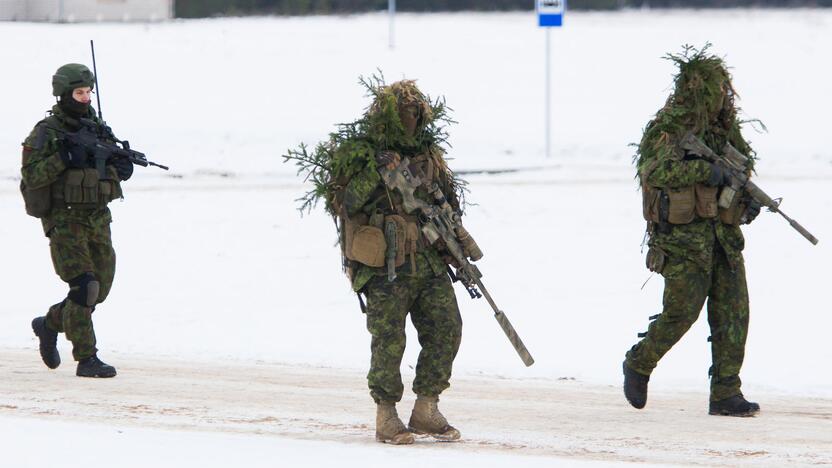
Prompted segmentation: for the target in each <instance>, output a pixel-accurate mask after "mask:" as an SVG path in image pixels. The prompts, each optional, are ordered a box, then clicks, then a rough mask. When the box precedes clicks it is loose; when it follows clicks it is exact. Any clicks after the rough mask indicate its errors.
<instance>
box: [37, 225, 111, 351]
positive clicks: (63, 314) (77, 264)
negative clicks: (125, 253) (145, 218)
mask: <svg viewBox="0 0 832 468" xmlns="http://www.w3.org/2000/svg"><path fill="white" fill-rule="evenodd" d="M49 248H50V251H51V253H52V263H53V265H54V267H55V272H56V273H57V274H58V276H60V277H61V279H62V280H63V281H64V282H66V283H69V282H70V281H72V280H73V279H75V278H77V277H79V276H81V275H83V274H84V273H92V274H93V275H94V276H95V279H96V280H98V282H99V283H100V289H99V294H98V300H97V301H96V304H100V303H102V302H104V299H106V298H107V295H108V294H109V293H110V287H111V286H112V285H113V277H114V276H115V272H116V253H115V251H114V250H113V245H112V242H111V241H110V226H109V224H105V225H103V226H97V227H90V226H85V225H81V224H66V225H61V226H56V227H54V228H53V229H52V230H51V231H50V232H49ZM94 310H95V307H86V306H85V305H81V304H78V303H76V302H75V301H73V300H70V299H69V298H68V297H67V298H66V299H64V300H63V301H61V302H59V303H58V304H55V305H53V306H52V307H50V308H49V312H48V313H47V314H46V325H47V327H49V328H51V329H52V330H55V331H57V332H60V333H66V338H67V339H68V340H69V341H71V342H72V356H73V357H74V358H75V360H76V361H80V360H81V359H84V358H87V357H90V356H92V355H94V354H95V353H96V351H97V349H96V347H95V343H96V341H95V330H94V329H93V325H92V312H93V311H94Z"/></svg>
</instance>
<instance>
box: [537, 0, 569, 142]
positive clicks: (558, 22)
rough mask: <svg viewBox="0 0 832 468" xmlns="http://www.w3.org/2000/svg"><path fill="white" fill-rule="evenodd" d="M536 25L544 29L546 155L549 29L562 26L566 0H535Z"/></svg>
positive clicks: (549, 107)
mask: <svg viewBox="0 0 832 468" xmlns="http://www.w3.org/2000/svg"><path fill="white" fill-rule="evenodd" d="M535 9H536V11H537V25H538V26H540V27H541V28H545V29H546V60H545V61H546V84H545V88H546V91H545V93H544V96H545V99H546V118H545V126H546V127H545V132H546V157H547V158H548V157H550V156H551V154H552V89H551V88H552V58H551V53H550V49H551V37H552V35H551V34H550V33H551V29H552V28H559V27H561V26H563V15H564V13H565V12H566V0H536V4H535Z"/></svg>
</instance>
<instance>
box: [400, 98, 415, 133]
mask: <svg viewBox="0 0 832 468" xmlns="http://www.w3.org/2000/svg"><path fill="white" fill-rule="evenodd" d="M399 120H401V122H402V125H403V126H404V130H405V132H407V135H408V136H414V135H415V134H416V127H417V126H418V123H419V108H418V107H416V106H415V105H412V104H411V105H405V106H402V107H401V108H399Z"/></svg>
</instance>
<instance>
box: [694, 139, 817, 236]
mask: <svg viewBox="0 0 832 468" xmlns="http://www.w3.org/2000/svg"><path fill="white" fill-rule="evenodd" d="M681 147H682V149H685V150H687V151H690V152H691V153H693V154H695V155H697V156H699V157H701V158H703V159H705V160H706V161H709V162H711V163H713V164H716V165H718V166H720V167H721V168H723V169H725V170H726V171H727V172H728V174H729V175H730V179H731V183H730V185H726V186H724V187H722V192H721V193H720V195H719V206H720V208H729V207H730V206H731V205H732V204H733V203H734V199H735V198H736V196H737V194H739V193H740V192H741V191H743V190H744V191H745V192H746V193H748V195H750V196H751V198H753V199H754V200H756V201H757V202H759V203H760V204H761V205H763V206H765V207H766V208H768V209H769V211H772V212H774V213H779V214H780V216H782V217H783V218H785V219H786V221H788V222H789V224H790V225H791V226H792V227H793V228H794V229H795V230H797V232H799V233H800V234H801V235H802V236H803V237H805V238H806V240H808V241H809V242H811V243H812V244H817V243H818V239H817V238H816V237H815V236H813V235H812V233H810V232H809V231H808V230H806V228H804V227H803V226H801V225H800V223H798V222H797V221H795V220H793V219H792V218H790V217H788V216H787V215H786V214H785V213H783V212H782V211H781V210H780V200H775V199H773V198H771V197H770V196H768V195H767V194H766V193H765V192H764V191H763V190H762V189H760V187H758V186H757V184H755V183H754V182H752V181H751V178H750V177H749V176H748V175H746V170H747V169H746V168H747V167H748V166H747V163H748V157H747V156H745V155H744V154H742V153H740V152H739V150H737V149H736V148H734V147H733V146H731V144H730V143H726V144H725V147H724V148H723V149H722V152H723V154H721V155H720V154H717V153H715V152H714V151H713V150H711V149H710V148H708V145H706V144H705V142H703V141H702V140H701V139H699V138H698V137H697V136H696V135H694V134H693V132H688V134H687V135H685V137H684V138H683V139H682V143H681Z"/></svg>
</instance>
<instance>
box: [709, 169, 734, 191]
mask: <svg viewBox="0 0 832 468" xmlns="http://www.w3.org/2000/svg"><path fill="white" fill-rule="evenodd" d="M707 184H708V185H710V186H711V187H721V186H723V185H731V174H729V173H728V171H726V170H725V169H724V168H723V167H722V166H720V165H718V164H713V163H711V177H710V178H709V179H708V182H707Z"/></svg>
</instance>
